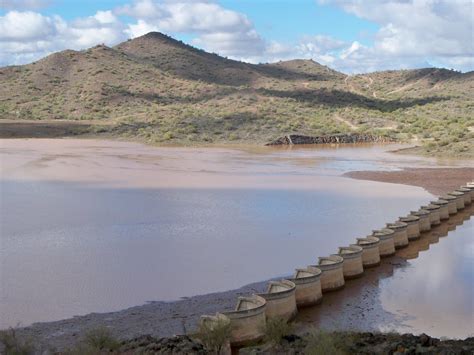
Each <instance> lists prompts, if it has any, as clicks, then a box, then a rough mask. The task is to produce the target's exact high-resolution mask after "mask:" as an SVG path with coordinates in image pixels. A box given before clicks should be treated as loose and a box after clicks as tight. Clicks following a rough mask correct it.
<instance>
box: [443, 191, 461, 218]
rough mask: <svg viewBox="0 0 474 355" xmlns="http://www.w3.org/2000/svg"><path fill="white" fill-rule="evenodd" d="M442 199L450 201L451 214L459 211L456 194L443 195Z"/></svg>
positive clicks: (449, 209)
mask: <svg viewBox="0 0 474 355" xmlns="http://www.w3.org/2000/svg"><path fill="white" fill-rule="evenodd" d="M441 199H443V200H445V201H448V211H449V215H450V216H452V215H455V214H456V213H458V204H457V202H456V200H457V197H456V196H451V195H444V196H442V197H441Z"/></svg>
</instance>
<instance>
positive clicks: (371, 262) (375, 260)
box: [357, 236, 380, 268]
mask: <svg viewBox="0 0 474 355" xmlns="http://www.w3.org/2000/svg"><path fill="white" fill-rule="evenodd" d="M379 244H380V239H379V238H377V237H372V236H369V237H366V238H357V245H358V246H360V247H361V248H362V265H363V266H364V268H369V267H374V266H377V265H379V264H380V251H379Z"/></svg>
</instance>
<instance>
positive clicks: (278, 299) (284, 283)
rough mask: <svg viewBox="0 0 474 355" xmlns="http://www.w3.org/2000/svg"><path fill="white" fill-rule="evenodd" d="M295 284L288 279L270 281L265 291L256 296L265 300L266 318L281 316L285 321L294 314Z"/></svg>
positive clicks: (295, 311)
mask: <svg viewBox="0 0 474 355" xmlns="http://www.w3.org/2000/svg"><path fill="white" fill-rule="evenodd" d="M295 290H296V285H295V284H294V283H293V282H291V281H289V280H281V281H270V282H269V283H268V288H267V292H266V293H260V294H258V296H260V297H263V298H264V299H265V301H267V304H266V308H265V315H266V316H267V319H274V318H281V319H284V320H286V321H289V320H291V319H293V318H294V317H295V316H296V313H297V310H296V295H295Z"/></svg>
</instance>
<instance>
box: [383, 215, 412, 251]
mask: <svg viewBox="0 0 474 355" xmlns="http://www.w3.org/2000/svg"><path fill="white" fill-rule="evenodd" d="M387 228H388V229H391V230H393V231H394V232H395V233H394V234H393V242H394V244H395V249H401V248H404V247H406V246H407V245H408V231H407V229H408V224H407V223H405V222H401V221H396V222H393V223H387Z"/></svg>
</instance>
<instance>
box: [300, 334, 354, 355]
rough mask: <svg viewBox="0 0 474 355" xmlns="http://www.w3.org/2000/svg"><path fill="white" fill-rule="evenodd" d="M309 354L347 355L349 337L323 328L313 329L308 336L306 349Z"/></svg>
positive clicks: (305, 351)
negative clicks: (345, 337) (346, 337)
mask: <svg viewBox="0 0 474 355" xmlns="http://www.w3.org/2000/svg"><path fill="white" fill-rule="evenodd" d="M304 353H305V354H307V355H327V354H332V355H345V354H349V351H348V349H347V339H344V338H343V336H342V335H341V334H338V333H335V332H331V333H330V332H327V331H324V330H321V329H318V330H313V331H312V332H311V333H310V334H309V335H308V336H307V345H306V348H305V349H304Z"/></svg>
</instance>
